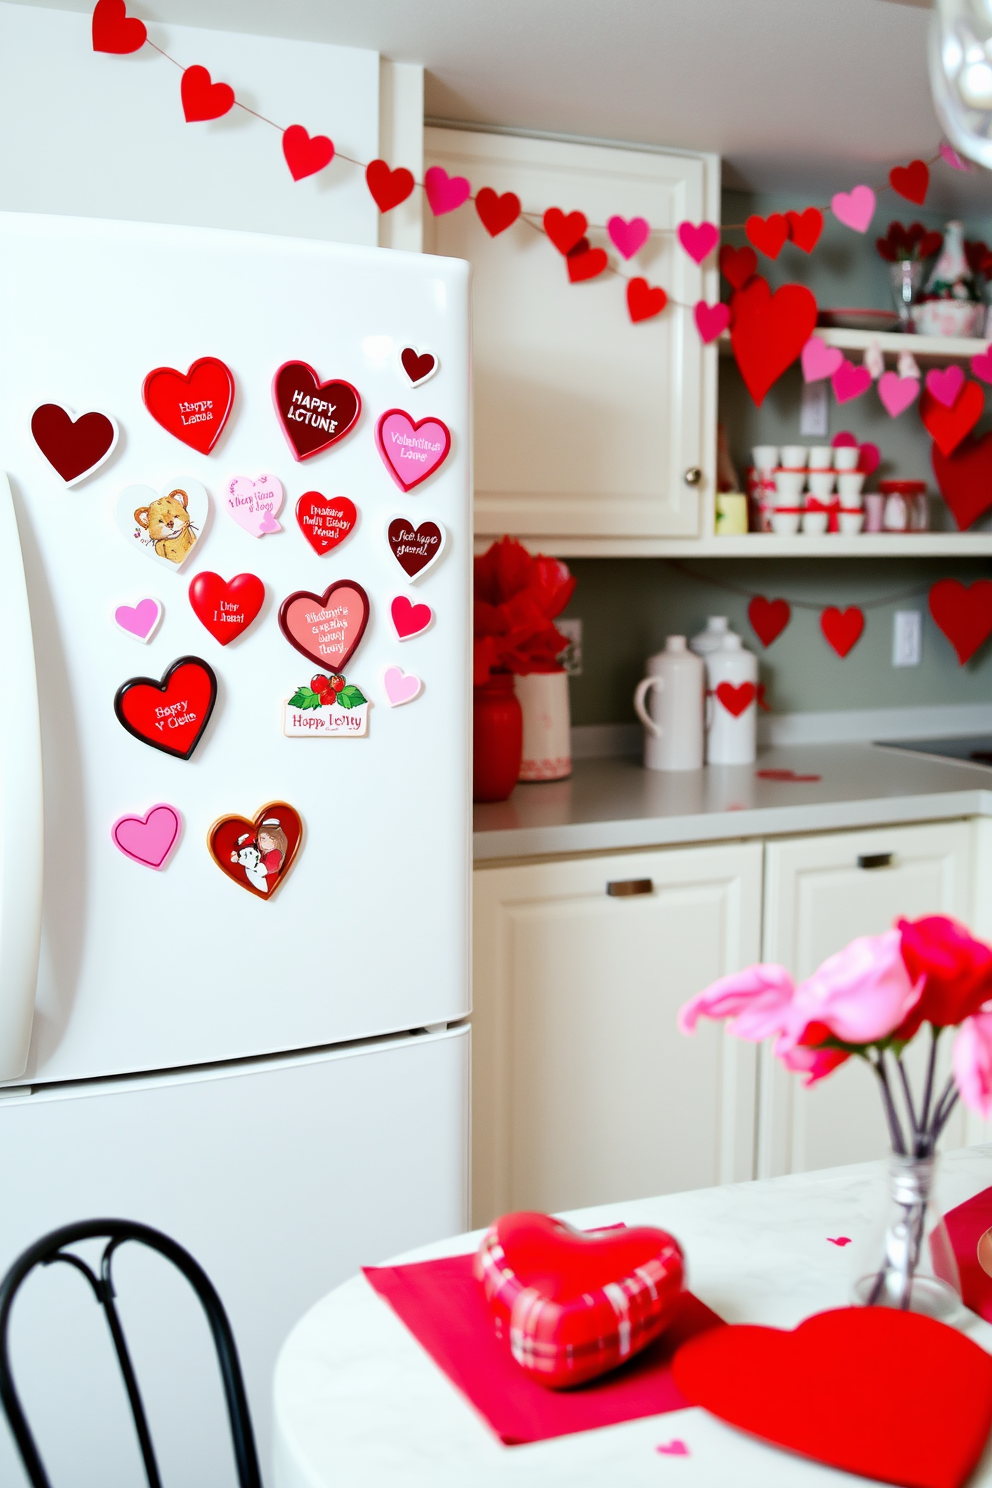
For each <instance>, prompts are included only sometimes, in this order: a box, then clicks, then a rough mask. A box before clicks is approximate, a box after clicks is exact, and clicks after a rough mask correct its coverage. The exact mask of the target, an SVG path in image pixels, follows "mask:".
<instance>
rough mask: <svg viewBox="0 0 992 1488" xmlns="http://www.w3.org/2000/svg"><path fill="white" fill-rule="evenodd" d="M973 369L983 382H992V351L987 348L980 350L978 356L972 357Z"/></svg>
mask: <svg viewBox="0 0 992 1488" xmlns="http://www.w3.org/2000/svg"><path fill="white" fill-rule="evenodd" d="M971 370H972V372H974V374H975V376H976V377H980V378H981V379H982V381H983V382H992V353H990V352H989V351H988V350H985V351H981V352H979V354H978V356H973V357H972V359H971Z"/></svg>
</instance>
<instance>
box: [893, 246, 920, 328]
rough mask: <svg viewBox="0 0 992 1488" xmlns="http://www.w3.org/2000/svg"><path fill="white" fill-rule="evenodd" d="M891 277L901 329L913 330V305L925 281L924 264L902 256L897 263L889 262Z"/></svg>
mask: <svg viewBox="0 0 992 1488" xmlns="http://www.w3.org/2000/svg"><path fill="white" fill-rule="evenodd" d="M889 279H890V281H891V284H892V298H893V299H894V300H895V304H896V310H897V312H898V315H899V329H900V330H901V331H909V332H911V331H912V329H913V306H914V305H915V303H916V297H917V295H918V294H919V292H920V285H921V284H922V283H923V265H922V264H921V263H916V262H915V261H914V260H913V259H911V258H901V259H899V260H898V262H897V263H891V264H889Z"/></svg>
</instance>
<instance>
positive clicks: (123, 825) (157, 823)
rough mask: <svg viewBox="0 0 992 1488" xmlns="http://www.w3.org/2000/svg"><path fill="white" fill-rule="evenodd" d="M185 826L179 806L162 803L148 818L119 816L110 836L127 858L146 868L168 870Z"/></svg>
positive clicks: (146, 816) (147, 815)
mask: <svg viewBox="0 0 992 1488" xmlns="http://www.w3.org/2000/svg"><path fill="white" fill-rule="evenodd" d="M181 825H182V818H181V817H180V815H179V812H178V811H177V810H176V808H175V806H167V805H166V804H165V802H159V804H158V805H157V806H153V807H152V808H151V810H150V811H147V812H146V813H145V815H144V816H119V817H118V818H117V820H116V821H115V822H114V825H113V826H112V827H111V829H110V835H111V837H112V838H113V841H114V845H115V846H116V847H119V848H120V850H121V852H122V853H123V854H124V856H125V857H126V858H132V859H133V860H134V862H135V863H141V864H142V866H143V867H145V868H164V867H165V865H166V863H167V862H168V860H169V857H170V855H171V853H172V849H173V848H174V847H175V845H176V843H177V842H178V841H179V828H180V826H181Z"/></svg>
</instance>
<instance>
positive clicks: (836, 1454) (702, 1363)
mask: <svg viewBox="0 0 992 1488" xmlns="http://www.w3.org/2000/svg"><path fill="white" fill-rule="evenodd" d="M911 1361H914V1362H915V1363H916V1364H918V1368H916V1369H915V1370H914V1369H910V1370H909V1373H908V1374H907V1371H906V1369H904V1368H900V1367H899V1365H900V1363H902V1364H909V1363H910V1362H911ZM673 1373H674V1376H675V1383H676V1384H677V1385H678V1387H679V1389H680V1390H681V1391H682V1393H683V1394H684V1395H685V1397H686V1399H687V1400H689V1401H691V1402H692V1403H693V1404H695V1405H701V1406H702V1407H703V1408H704V1410H708V1411H709V1412H710V1413H711V1414H712V1415H714V1416H718V1417H719V1418H720V1420H722V1421H727V1422H729V1424H730V1425H732V1426H736V1427H738V1429H739V1430H741V1431H747V1432H749V1433H750V1434H751V1435H752V1436H757V1437H760V1438H762V1439H763V1440H765V1441H770V1442H773V1443H774V1444H775V1445H776V1446H779V1447H785V1448H786V1449H787V1450H788V1451H791V1452H798V1453H799V1454H800V1455H801V1456H804V1457H811V1458H812V1459H813V1460H814V1461H816V1462H823V1463H826V1464H827V1465H828V1466H830V1467H838V1468H841V1469H843V1470H844V1471H845V1472H851V1473H860V1474H861V1475H862V1477H867V1478H876V1479H879V1480H880V1481H881V1482H884V1483H898V1484H902V1485H903V1488H959V1485H961V1484H963V1483H964V1482H965V1481H966V1479H967V1478H968V1476H969V1474H970V1473H971V1471H972V1469H973V1468H974V1466H975V1464H976V1463H977V1461H978V1459H979V1457H980V1456H981V1454H982V1450H983V1448H984V1446H985V1442H986V1439H987V1437H988V1434H989V1427H990V1425H992V1358H990V1357H989V1355H988V1354H986V1352H985V1351H984V1349H981V1348H979V1346H978V1344H976V1343H972V1342H971V1340H970V1339H969V1338H965V1337H964V1336H963V1335H962V1334H960V1333H958V1332H957V1331H956V1330H955V1329H954V1328H948V1327H947V1326H946V1325H945V1324H943V1323H938V1322H935V1321H934V1320H933V1319H932V1318H928V1317H921V1316H920V1315H918V1314H917V1313H912V1312H899V1311H896V1310H895V1309H893V1308H888V1307H839V1308H837V1309H835V1310H834V1311H832V1312H821V1313H818V1314H817V1315H816V1316H815V1317H811V1318H807V1319H806V1321H805V1322H803V1323H800V1325H799V1327H798V1328H796V1329H795V1331H794V1332H786V1331H784V1330H782V1329H779V1328H758V1327H752V1326H750V1325H740V1324H737V1325H733V1326H731V1327H727V1328H715V1329H713V1331H712V1332H709V1333H705V1334H702V1335H700V1336H699V1337H698V1338H695V1339H691V1340H690V1341H689V1342H688V1343H686V1344H684V1345H683V1346H682V1348H681V1349H680V1350H679V1352H678V1353H677V1354H676V1356H675V1362H674V1365H673Z"/></svg>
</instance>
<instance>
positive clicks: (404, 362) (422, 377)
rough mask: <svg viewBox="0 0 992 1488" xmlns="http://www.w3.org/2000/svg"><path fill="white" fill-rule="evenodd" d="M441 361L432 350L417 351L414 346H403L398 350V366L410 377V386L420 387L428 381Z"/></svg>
mask: <svg viewBox="0 0 992 1488" xmlns="http://www.w3.org/2000/svg"><path fill="white" fill-rule="evenodd" d="M440 365H441V363H440V362H439V361H438V359H437V357H436V356H435V355H434V353H433V352H432V351H418V350H417V348H416V347H415V346H404V348H403V350H402V351H401V352H400V366H401V367H402V368H403V371H404V372H405V373H406V375H407V377H409V379H410V385H411V387H420V386H421V385H422V384H423V383H425V382H430V380H431V378H432V377H433V376H434V373H435V372H436V371H437V369H438V368H439V367H440Z"/></svg>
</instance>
